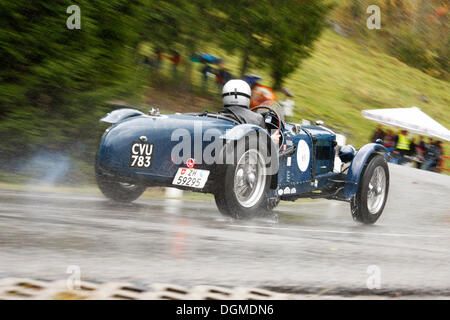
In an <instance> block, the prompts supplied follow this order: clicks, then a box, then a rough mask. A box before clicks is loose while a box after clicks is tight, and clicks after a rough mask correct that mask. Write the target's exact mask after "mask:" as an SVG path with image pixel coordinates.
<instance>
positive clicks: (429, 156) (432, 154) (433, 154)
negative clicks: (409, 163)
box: [422, 138, 441, 171]
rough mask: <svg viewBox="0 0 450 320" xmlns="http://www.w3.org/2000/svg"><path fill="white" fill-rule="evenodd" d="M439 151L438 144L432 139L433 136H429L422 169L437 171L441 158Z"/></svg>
mask: <svg viewBox="0 0 450 320" xmlns="http://www.w3.org/2000/svg"><path fill="white" fill-rule="evenodd" d="M440 151H441V150H440V149H439V147H438V145H436V143H435V142H434V141H433V138H430V141H429V143H428V145H427V147H426V150H425V163H424V164H423V166H422V169H423V170H428V171H437V167H438V164H439V161H440V159H441V154H440Z"/></svg>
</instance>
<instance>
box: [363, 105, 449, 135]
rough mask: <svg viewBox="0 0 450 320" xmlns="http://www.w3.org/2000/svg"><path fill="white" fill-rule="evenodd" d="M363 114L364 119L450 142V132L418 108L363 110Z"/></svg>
mask: <svg viewBox="0 0 450 320" xmlns="http://www.w3.org/2000/svg"><path fill="white" fill-rule="evenodd" d="M361 113H362V116H363V117H364V118H366V119H369V120H373V121H376V122H378V123H381V124H384V125H387V126H393V127H399V128H402V129H405V130H408V131H409V132H413V133H417V134H421V135H424V136H432V137H436V138H440V139H445V140H447V141H450V130H448V129H447V128H446V127H444V126H443V125H441V124H440V123H439V122H437V121H435V120H433V119H432V118H431V117H429V116H428V115H427V114H426V113H424V112H422V110H420V109H419V108H417V107H412V108H392V109H373V110H363V111H362V112H361Z"/></svg>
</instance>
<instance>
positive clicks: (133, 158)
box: [130, 142, 153, 169]
mask: <svg viewBox="0 0 450 320" xmlns="http://www.w3.org/2000/svg"><path fill="white" fill-rule="evenodd" d="M152 162H153V143H147V142H133V143H132V144H131V152H130V168H143V169H150V168H151V167H152Z"/></svg>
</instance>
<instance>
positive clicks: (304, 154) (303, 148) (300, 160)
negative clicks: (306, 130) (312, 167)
mask: <svg viewBox="0 0 450 320" xmlns="http://www.w3.org/2000/svg"><path fill="white" fill-rule="evenodd" d="M309 158H310V151H309V146H308V144H307V143H306V141H305V140H300V141H299V142H298V146H297V165H298V168H299V169H300V171H302V172H305V171H306V169H308V166H309V160H310V159H309Z"/></svg>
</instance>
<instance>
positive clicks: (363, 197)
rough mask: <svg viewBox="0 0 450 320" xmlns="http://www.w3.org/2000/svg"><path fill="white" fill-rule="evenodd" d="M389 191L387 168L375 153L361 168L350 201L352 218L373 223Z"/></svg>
mask: <svg viewBox="0 0 450 320" xmlns="http://www.w3.org/2000/svg"><path fill="white" fill-rule="evenodd" d="M388 192H389V169H388V166H387V163H386V160H385V158H384V157H383V156H381V155H378V154H377V155H375V156H374V157H372V159H371V160H370V161H369V163H368V164H367V165H366V167H365V168H364V170H363V173H362V177H361V178H360V183H359V187H358V191H357V192H356V195H355V196H354V197H353V199H352V200H351V202H350V208H351V212H352V216H353V219H354V220H355V221H357V222H361V223H364V224H373V223H375V222H376V221H377V220H378V218H379V217H380V216H381V213H382V212H383V210H384V206H385V205H386V200H387V196H388Z"/></svg>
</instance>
